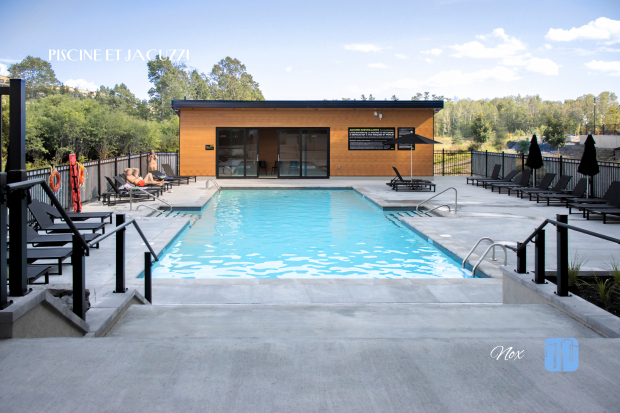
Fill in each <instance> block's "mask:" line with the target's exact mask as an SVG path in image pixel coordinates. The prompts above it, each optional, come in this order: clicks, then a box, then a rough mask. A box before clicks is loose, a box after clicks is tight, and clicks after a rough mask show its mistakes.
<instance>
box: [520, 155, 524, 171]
mask: <svg viewBox="0 0 620 413" xmlns="http://www.w3.org/2000/svg"><path fill="white" fill-rule="evenodd" d="M524 169H525V154H524V153H523V152H521V172H523V170H524Z"/></svg>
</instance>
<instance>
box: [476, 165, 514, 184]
mask: <svg viewBox="0 0 620 413" xmlns="http://www.w3.org/2000/svg"><path fill="white" fill-rule="evenodd" d="M518 173H519V171H518V170H516V169H513V170H512V171H510V172H508V175H506V176H505V177H504V178H502V179H491V178H484V179H478V181H477V182H476V186H478V184H482V187H483V188H486V187H487V184H493V183H501V182H505V183H509V182H512V180H513V178H514V177H515V176H517V174H518Z"/></svg>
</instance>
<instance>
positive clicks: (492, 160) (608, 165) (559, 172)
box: [471, 151, 620, 197]
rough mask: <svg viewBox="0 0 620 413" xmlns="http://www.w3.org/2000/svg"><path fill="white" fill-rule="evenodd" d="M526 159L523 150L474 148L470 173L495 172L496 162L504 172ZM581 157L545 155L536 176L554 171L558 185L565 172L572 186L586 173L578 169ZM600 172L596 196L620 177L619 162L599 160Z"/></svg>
mask: <svg viewBox="0 0 620 413" xmlns="http://www.w3.org/2000/svg"><path fill="white" fill-rule="evenodd" d="M526 161H527V155H525V154H521V153H517V154H514V153H503V152H477V151H472V156H471V175H482V176H489V175H490V174H491V173H492V172H493V167H494V166H495V165H496V164H500V165H502V168H501V171H500V176H504V175H506V174H507V173H509V172H510V171H512V170H513V169H517V170H522V169H523V168H524V167H525V168H527V166H525V162H526ZM580 161H581V160H580V159H564V158H563V157H562V156H560V157H558V158H556V157H543V164H544V166H543V167H542V168H540V169H538V170H536V178H537V179H541V178H542V177H543V176H544V174H545V173H548V172H550V173H554V174H555V180H554V181H553V183H552V184H551V185H552V186H553V185H555V183H556V182H557V180H558V178H559V177H560V176H563V175H570V176H572V179H571V180H570V182H569V183H568V186H567V189H569V190H572V189H573V188H575V185H576V184H577V182H578V181H579V180H580V179H581V178H586V176H585V175H582V174H580V173H579V172H577V168H579V162H580ZM598 165H599V169H600V172H599V173H598V175H596V176H594V178H593V182H592V191H593V195H594V196H595V197H602V196H603V195H605V192H606V191H607V188H609V185H611V183H612V182H614V181H620V164H618V163H614V162H599V163H598Z"/></svg>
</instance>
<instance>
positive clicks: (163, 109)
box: [146, 55, 194, 122]
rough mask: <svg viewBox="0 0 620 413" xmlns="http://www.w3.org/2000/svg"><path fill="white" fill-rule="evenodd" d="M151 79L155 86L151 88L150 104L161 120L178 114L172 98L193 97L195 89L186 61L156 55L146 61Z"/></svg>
mask: <svg viewBox="0 0 620 413" xmlns="http://www.w3.org/2000/svg"><path fill="white" fill-rule="evenodd" d="M146 66H147V68H148V77H149V81H150V82H151V83H152V84H153V87H152V88H151V89H149V96H150V99H149V104H150V105H151V107H152V108H153V110H154V113H155V116H156V118H157V119H159V120H160V122H161V121H164V120H167V119H170V118H172V117H173V116H176V114H175V113H174V111H173V110H172V106H171V104H170V103H171V100H172V99H184V98H185V97H189V98H190V99H191V98H192V97H193V94H194V92H193V90H192V87H191V84H190V81H189V74H188V73H187V66H186V65H185V64H184V63H173V62H172V61H171V60H170V58H168V57H166V58H164V59H160V56H159V55H158V56H155V58H154V59H153V60H149V61H148V62H147V63H146Z"/></svg>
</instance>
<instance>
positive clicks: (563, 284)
mask: <svg viewBox="0 0 620 413" xmlns="http://www.w3.org/2000/svg"><path fill="white" fill-rule="evenodd" d="M556 220H557V221H558V222H561V223H563V224H568V215H559V214H558V215H556ZM556 237H557V257H558V263H557V280H556V282H557V286H558V290H557V292H556V294H557V295H559V296H561V297H566V296H567V295H568V228H563V227H560V226H558V227H557V235H556Z"/></svg>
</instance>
